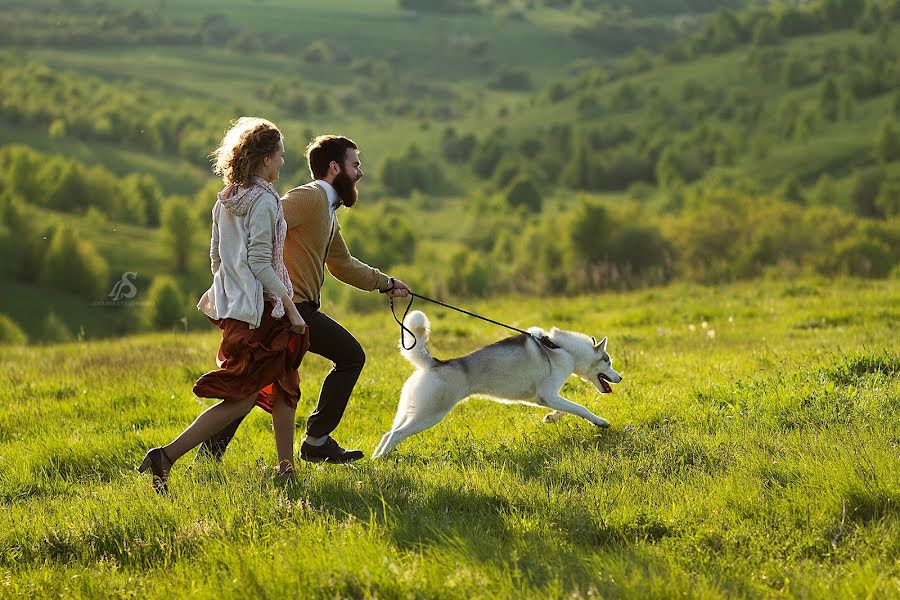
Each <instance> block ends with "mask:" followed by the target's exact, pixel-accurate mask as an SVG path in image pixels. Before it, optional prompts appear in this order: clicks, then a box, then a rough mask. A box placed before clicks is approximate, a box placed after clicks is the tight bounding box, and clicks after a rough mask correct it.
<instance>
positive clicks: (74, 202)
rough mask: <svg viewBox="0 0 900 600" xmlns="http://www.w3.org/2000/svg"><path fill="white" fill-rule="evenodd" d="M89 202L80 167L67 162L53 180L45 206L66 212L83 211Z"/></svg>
mask: <svg viewBox="0 0 900 600" xmlns="http://www.w3.org/2000/svg"><path fill="white" fill-rule="evenodd" d="M89 204H91V198H90V192H89V190H88V187H87V182H86V180H85V177H84V174H83V172H82V169H81V168H80V167H79V166H78V165H76V164H74V163H68V164H66V165H65V167H63V171H62V173H60V175H59V178H58V179H57V180H56V182H55V186H54V189H53V191H52V192H50V194H49V195H48V196H47V199H46V206H47V208H52V209H53V210H62V211H67V212H76V211H78V212H83V211H84V210H87V207H88V205H89Z"/></svg>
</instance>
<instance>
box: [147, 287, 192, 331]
mask: <svg viewBox="0 0 900 600" xmlns="http://www.w3.org/2000/svg"><path fill="white" fill-rule="evenodd" d="M186 314H187V306H186V305H185V300H184V295H183V294H182V293H181V288H180V287H179V286H178V282H177V281H175V279H173V278H172V277H169V276H167V275H161V276H159V277H156V278H154V279H153V283H151V284H150V289H149V290H148V292H147V300H146V304H145V305H144V306H143V311H142V313H141V325H142V326H143V327H144V328H146V329H172V328H174V327H179V326H183V323H184V321H183V319H184V318H185V317H186Z"/></svg>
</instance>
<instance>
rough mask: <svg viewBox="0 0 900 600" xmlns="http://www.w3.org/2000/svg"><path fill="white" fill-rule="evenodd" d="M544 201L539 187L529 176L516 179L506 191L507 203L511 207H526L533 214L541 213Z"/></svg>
mask: <svg viewBox="0 0 900 600" xmlns="http://www.w3.org/2000/svg"><path fill="white" fill-rule="evenodd" d="M543 202H544V199H543V198H542V197H541V193H540V191H539V190H538V188H537V186H536V185H535V184H534V182H533V181H532V180H531V178H529V177H527V176H524V175H523V176H520V177H518V178H516V179H515V180H514V181H513V182H512V183H511V184H510V186H509V188H508V189H507V191H506V203H507V204H508V205H509V206H512V207H517V206H524V207H525V208H527V209H528V210H529V211H531V212H540V211H541V205H542V204H543Z"/></svg>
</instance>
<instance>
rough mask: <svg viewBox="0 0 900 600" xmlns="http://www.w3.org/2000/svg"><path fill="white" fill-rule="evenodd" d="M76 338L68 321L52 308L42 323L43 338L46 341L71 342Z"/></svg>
mask: <svg viewBox="0 0 900 600" xmlns="http://www.w3.org/2000/svg"><path fill="white" fill-rule="evenodd" d="M73 339H75V336H73V335H72V331H71V330H70V329H69V326H68V325H66V322H65V321H63V320H62V319H61V318H60V317H59V316H58V315H57V314H56V313H55V312H53V311H52V310H51V311H50V312H49V313H47V317H46V318H45V319H44V323H43V324H42V325H41V340H43V341H45V342H71V341H72V340H73Z"/></svg>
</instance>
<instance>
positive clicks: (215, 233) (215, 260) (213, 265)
mask: <svg viewBox="0 0 900 600" xmlns="http://www.w3.org/2000/svg"><path fill="white" fill-rule="evenodd" d="M218 208H219V202H218V201H216V203H215V205H214V206H213V209H212V235H211V237H210V241H209V263H210V269H212V274H213V275H215V274H216V273H217V272H218V271H219V265H221V264H222V258H221V257H220V256H219V222H218V221H219V220H218V219H217V218H216V212H217V210H218Z"/></svg>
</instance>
